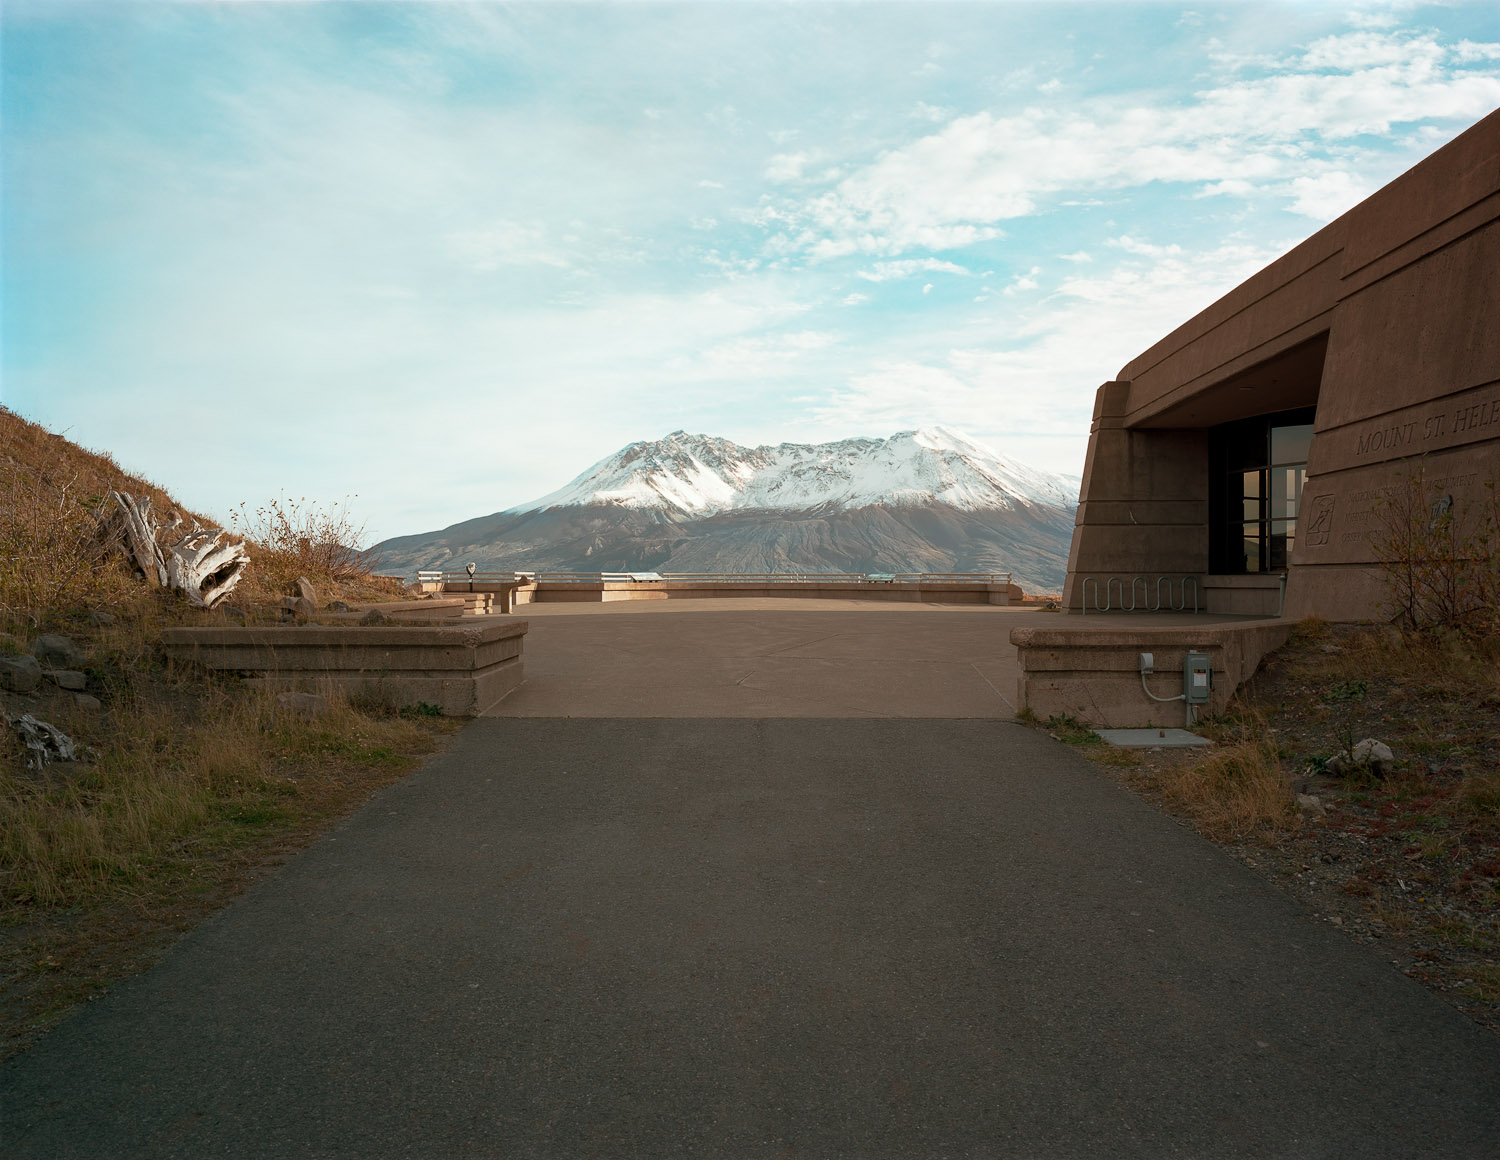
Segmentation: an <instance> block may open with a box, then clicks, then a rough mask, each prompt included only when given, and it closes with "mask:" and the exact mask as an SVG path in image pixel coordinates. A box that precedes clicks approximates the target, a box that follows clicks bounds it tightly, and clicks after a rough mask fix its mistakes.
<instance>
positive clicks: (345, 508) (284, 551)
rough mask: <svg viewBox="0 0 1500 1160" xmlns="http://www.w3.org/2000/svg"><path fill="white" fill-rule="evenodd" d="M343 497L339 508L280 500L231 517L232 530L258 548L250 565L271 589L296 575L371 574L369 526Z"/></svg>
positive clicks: (351, 576)
mask: <svg viewBox="0 0 1500 1160" xmlns="http://www.w3.org/2000/svg"><path fill="white" fill-rule="evenodd" d="M352 498H354V497H353V496H345V497H344V499H343V500H342V501H341V502H340V503H338V504H327V505H325V504H319V503H318V502H316V501H313V500H308V499H307V498H306V497H303V498H300V499H288V498H287V497H286V496H284V495H283V496H278V497H277V498H275V499H272V500H268V501H267V502H266V503H265V504H264V505H263V506H261V507H258V508H256V509H255V510H254V511H253V512H252V511H249V510H247V505H245V504H243V503H242V504H240V506H239V509H238V510H237V511H235V512H232V513H231V514H230V523H231V524H232V525H233V527H234V530H235V531H237V532H239V533H240V534H242V535H244V536H245V537H246V538H247V539H249V540H251V541H253V542H254V543H255V545H256V546H257V547H258V548H259V549H260V550H259V551H258V552H254V553H252V564H253V566H254V567H255V568H257V569H258V570H259V571H261V572H262V573H263V574H264V575H265V577H266V579H267V580H268V581H269V582H270V584H271V586H272V587H276V588H279V587H281V586H282V585H284V584H286V583H288V582H290V581H292V580H295V579H296V578H297V577H298V576H307V577H309V578H314V577H324V578H326V579H329V580H333V581H335V582H340V581H345V580H353V579H356V578H358V577H361V576H364V575H366V574H367V573H368V572H369V571H370V559H371V557H370V553H369V551H368V550H367V549H366V547H365V525H364V524H363V523H356V522H355V520H354V517H353V516H352V515H351V514H350V511H349V501H350V500H351V499H352Z"/></svg>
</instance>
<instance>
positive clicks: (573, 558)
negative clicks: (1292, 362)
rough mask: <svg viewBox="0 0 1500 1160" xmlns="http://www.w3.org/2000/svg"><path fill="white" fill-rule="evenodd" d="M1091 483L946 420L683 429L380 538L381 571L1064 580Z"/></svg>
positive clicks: (1057, 583)
mask: <svg viewBox="0 0 1500 1160" xmlns="http://www.w3.org/2000/svg"><path fill="white" fill-rule="evenodd" d="M1077 496H1078V480H1077V477H1074V476H1063V475H1055V474H1052V473H1049V472H1045V471H1039V470H1037V469H1035V468H1031V467H1027V466H1025V465H1024V464H1021V463H1018V462H1016V461H1015V460H1012V459H1009V458H1006V457H1004V456H1002V455H1000V454H999V453H997V452H995V451H993V450H992V449H990V448H988V447H985V446H984V445H982V444H980V443H978V442H976V441H974V440H972V439H970V438H969V437H968V436H966V435H963V434H962V433H960V432H957V431H953V430H951V429H948V428H942V427H934V428H925V429H922V430H918V431H901V432H898V433H896V434H895V435H892V436H890V437H889V438H887V439H869V438H855V439H844V440H840V441H838V442H833V443H819V444H799V443H782V444H779V445H776V446H765V447H742V446H740V445H738V444H736V443H733V442H731V441H729V440H727V439H721V438H717V437H714V436H710V435H694V434H689V433H687V432H685V431H674V432H672V433H671V434H669V435H667V436H665V437H663V438H661V439H656V440H648V441H642V442H637V443H632V444H630V445H629V446H627V447H624V448H622V449H621V450H620V451H617V452H616V453H615V454H613V455H610V456H607V457H606V458H604V459H602V460H600V461H599V462H598V463H596V464H594V465H593V466H592V467H590V468H588V469H587V470H586V471H584V472H583V473H582V474H580V475H578V476H577V477H576V478H575V479H573V480H572V482H570V483H568V484H567V485H566V486H564V487H562V488H559V489H558V490H557V491H554V492H552V493H550V494H548V495H545V496H542V497H540V498H539V499H536V500H533V501H531V502H530V503H525V504H521V505H519V506H517V507H513V508H509V509H507V510H505V511H501V512H496V513H494V514H493V515H488V516H481V517H479V518H477V519H472V520H467V521H464V522H463V523H459V524H454V525H453V526H452V527H449V528H445V529H443V530H442V531H436V532H428V533H423V534H420V535H415V536H401V537H396V538H394V539H390V540H386V541H384V542H382V543H380V544H377V545H376V546H375V549H374V550H375V552H377V553H378V554H379V557H380V567H381V568H382V569H384V570H386V571H395V570H401V571H404V572H405V573H407V574H413V573H415V572H416V571H417V570H419V569H422V568H442V567H450V568H456V567H457V566H459V565H460V564H461V563H467V562H469V561H473V562H474V563H476V564H478V565H479V566H480V567H481V568H501V569H504V568H523V569H558V570H576V571H663V572H935V571H943V572H946V571H976V572H979V571H1008V572H1011V573H1013V574H1014V575H1015V577H1016V579H1017V581H1018V582H1019V583H1021V584H1022V585H1023V586H1026V587H1029V588H1031V589H1033V590H1037V589H1042V590H1048V591H1051V590H1056V589H1059V588H1060V587H1061V585H1062V578H1063V573H1064V572H1065V570H1066V564H1067V552H1068V544H1069V541H1070V539H1071V536H1072V530H1073V515H1074V511H1075V510H1076V507H1077Z"/></svg>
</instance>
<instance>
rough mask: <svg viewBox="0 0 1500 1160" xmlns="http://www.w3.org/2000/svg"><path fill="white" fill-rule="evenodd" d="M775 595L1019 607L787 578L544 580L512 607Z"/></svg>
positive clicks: (1006, 594) (973, 593)
mask: <svg viewBox="0 0 1500 1160" xmlns="http://www.w3.org/2000/svg"><path fill="white" fill-rule="evenodd" d="M718 596H724V597H747V596H775V597H783V598H786V599H797V598H799V597H800V598H803V599H807V598H815V599H819V600H895V601H904V602H907V603H913V604H924V603H925V604H999V605H1008V604H1010V603H1012V602H1013V601H1014V602H1015V603H1020V601H1021V597H1022V592H1021V589H1020V587H1019V586H1018V585H1015V584H951V585H944V584H942V583H941V582H938V583H934V584H921V585H917V584H881V583H877V582H872V583H868V584H859V583H840V584H822V583H819V582H818V581H816V580H805V581H803V580H787V581H781V582H778V583H775V584H763V583H759V582H757V581H753V580H751V581H746V582H744V583H736V582H734V581H719V582H716V583H699V582H695V581H692V580H653V581H628V580H605V581H597V582H589V581H584V582H573V583H557V582H549V581H546V580H543V581H540V582H539V583H536V584H530V585H525V586H523V587H521V588H518V589H517V590H516V595H515V602H516V603H517V604H534V603H535V604H540V603H550V602H556V601H570V602H587V603H593V604H598V603H601V602H604V601H613V600H671V599H674V598H675V599H679V600H680V599H693V600H700V599H712V598H714V597H718Z"/></svg>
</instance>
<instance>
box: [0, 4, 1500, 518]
mask: <svg viewBox="0 0 1500 1160" xmlns="http://www.w3.org/2000/svg"><path fill="white" fill-rule="evenodd" d="M0 21H3V24H0V85H3V88H0V102H3V144H0V150H3V152H0V163H3V170H0V196H3V201H0V229H3V233H0V241H3V247H4V248H3V254H0V262H3V294H4V299H3V333H0V340H3V348H0V374H3V378H0V399H3V401H4V403H5V404H6V405H7V406H9V407H11V408H13V409H15V410H17V411H19V412H20V413H21V414H23V415H25V416H27V417H28V418H31V419H34V420H36V421H38V422H41V423H44V424H46V425H47V426H49V427H51V428H53V429H54V430H62V431H65V432H66V433H67V434H68V435H69V436H70V437H71V438H73V439H75V440H76V441H78V442H81V443H83V444H85V445H86V446H90V447H94V448H98V449H105V450H109V451H111V452H113V453H114V454H115V455H116V457H117V458H118V459H119V460H120V461H121V462H122V463H123V464H125V465H126V466H127V467H130V468H132V469H134V470H138V471H141V472H143V473H144V474H146V475H148V476H150V477H151V478H153V479H155V480H156V481H157V482H159V483H161V484H163V485H165V486H167V487H168V488H169V489H171V490H172V491H173V492H174V493H175V494H177V495H178V496H179V497H180V498H181V499H182V500H183V501H184V502H187V503H189V504H192V505H194V506H196V507H198V508H200V509H206V510H207V511H208V512H210V513H212V514H214V515H216V516H218V517H219V518H227V517H228V515H229V512H230V510H231V509H232V508H233V507H234V506H236V505H237V504H239V503H240V502H241V501H249V502H250V504H251V506H252V507H253V506H254V505H255V504H257V503H259V502H261V501H264V500H265V499H268V498H270V497H272V496H274V495H276V494H277V493H278V492H281V491H285V492H288V493H290V494H291V495H293V496H308V497H312V498H316V499H320V500H325V501H337V500H339V499H341V498H342V497H343V496H345V495H346V494H349V493H355V494H357V495H358V497H359V498H358V500H357V501H355V507H356V509H357V511H358V512H359V513H360V514H361V515H362V516H364V517H366V518H367V519H368V521H369V530H370V531H371V532H372V533H373V534H374V535H375V536H376V537H384V536H389V535H399V534H406V533H412V532H418V531H425V530H428V529H432V528H436V527H440V526H444V525H446V524H448V523H452V522H454V521H456V520H459V519H464V518H468V517H471V516H475V515H481V514H485V513H488V512H491V511H495V510H498V509H501V508H504V507H508V506H511V505H513V504H517V503H520V502H522V501H525V500H528V499H531V498H534V497H536V496H539V495H541V494H543V493H545V492H548V491H550V490H553V489H554V488H556V487H558V486H560V485H561V484H563V483H564V482H565V481H566V480H567V479H568V478H570V477H571V476H572V475H574V474H576V473H577V472H578V471H581V470H582V469H583V468H584V467H586V466H588V465H589V464H590V463H592V462H594V461H595V460H597V459H599V458H601V457H603V456H604V455H606V454H608V453H610V452H612V451H614V450H616V449H617V448H619V447H620V446H622V445H624V444H625V443H627V442H630V441H632V440H635V439H643V438H653V437H657V436H660V435H663V434H665V433H667V432H668V431H671V430H674V429H676V428H686V429H688V430H690V431H704V432H708V433H711V434H715V435H722V436H726V437H728V438H731V439H734V440H736V441H738V442H741V443H752V444H753V443H761V442H771V443H775V442H781V441H796V442H804V441H816V440H824V439H836V438H843V437H846V436H850V435H888V434H890V433H892V432H894V431H897V430H902V429H907V428H911V427H916V426H924V425H930V424H946V425H949V426H954V427H957V428H960V429H962V430H964V431H967V432H969V433H970V434H972V435H974V436H976V437H978V438H980V439H981V440H983V441H985V442H988V443H990V444H991V445H992V446H994V447H996V448H997V449H999V450H1000V451H1001V452H1003V453H1005V454H1008V455H1011V456H1012V457H1014V458H1017V459H1020V460H1021V461H1023V462H1026V463H1030V464H1033V465H1035V466H1039V467H1044V468H1049V469H1052V470H1056V471H1066V472H1074V473H1077V472H1079V471H1081V469H1082V462H1083V453H1084V448H1085V446H1086V443H1087V436H1088V425H1089V417H1090V412H1091V408H1092V403H1093V393H1094V389H1095V388H1096V387H1097V386H1098V385H1099V384H1100V383H1101V382H1103V381H1105V380H1106V379H1108V378H1110V377H1111V376H1112V375H1113V374H1114V373H1115V372H1116V371H1118V369H1119V368H1120V367H1121V366H1122V365H1123V364H1124V363H1125V362H1126V361H1128V360H1129V359H1130V358H1131V357H1133V356H1134V355H1135V354H1137V353H1138V352H1139V351H1140V350H1142V349H1143V348H1144V347H1146V346H1147V345H1149V344H1150V343H1151V342H1152V341H1154V340H1155V339H1157V338H1159V337H1160V336H1161V335H1163V334H1164V333H1165V332H1166V331H1168V330H1169V329H1171V328H1172V327H1174V326H1176V325H1177V324H1179V323H1180V322H1182V321H1184V320H1185V319H1186V318H1188V317H1189V316H1191V315H1192V314H1193V313H1195V312H1197V311H1198V310H1200V309H1202V308H1203V307H1204V306H1206V305H1208V304H1209V303H1210V302H1211V301H1213V300H1214V299H1215V298H1217V297H1218V296H1219V295H1220V294H1222V293H1223V292H1224V291H1226V290H1228V289H1229V288H1231V287H1232V286H1234V285H1235V284H1236V283H1238V282H1239V281H1241V280H1242V279H1243V278H1245V277H1246V276H1248V275H1249V274H1251V273H1253V272H1254V271H1255V270H1257V269H1259V268H1260V267H1261V266H1263V265H1265V263H1266V262H1268V261H1270V260H1271V259H1273V258H1274V257H1276V256H1277V255H1278V254H1280V253H1283V252H1285V251H1286V250H1287V249H1289V248H1290V247H1291V246H1293V245H1295V244H1296V243H1297V242H1299V241H1301V240H1302V239H1303V238H1305V237H1307V236H1308V235H1309V234H1311V233H1313V232H1314V231H1315V230H1316V229H1317V228H1319V227H1320V226H1322V225H1323V224H1325V223H1326V222H1328V221H1330V220H1332V219H1333V218H1334V217H1336V216H1338V214H1340V213H1342V212H1343V211H1344V210H1346V209H1348V208H1349V207H1350V206H1352V205H1353V204H1355V203H1356V202H1357V201H1358V200H1360V199H1361V198H1362V197H1364V196H1365V195H1367V194H1368V193H1370V192H1372V191H1373V190H1374V189H1376V188H1378V187H1379V186H1380V185H1382V184H1384V183H1385V182H1387V181H1389V180H1390V179H1391V178H1393V177H1395V176H1396V175H1397V174H1399V173H1400V172H1402V171H1403V170H1405V169H1407V168H1409V167H1410V166H1411V165H1412V164H1414V163H1415V162H1416V161H1418V160H1420V159H1421V158H1422V157H1424V156H1426V155H1428V154H1429V153H1431V152H1432V151H1433V150H1435V149H1436V148H1438V147H1439V146H1440V145H1442V144H1443V143H1444V142H1445V141H1448V140H1450V139H1451V138H1452V137H1453V136H1455V135H1456V134H1457V133H1459V132H1461V131H1462V130H1463V129H1465V128H1467V127H1468V126H1469V125H1471V124H1473V123H1474V122H1475V121H1477V120H1478V119H1480V118H1481V117H1482V116H1484V115H1485V114H1486V113H1488V112H1489V111H1491V110H1493V109H1495V108H1496V107H1500V15H1497V9H1496V8H1495V6H1494V4H1493V3H1483V4H1464V3H1452V4H1441V5H1437V4H1422V3H1397V4H1375V3H1370V4H1359V3H1354V4H1351V3H1343V4H1319V3H1299V4H1268V3H1244V4H1187V5H1185V4H1165V3H1124V2H1121V3H1094V4H1071V3H1066V2H1053V3H1043V4H1018V3H1003V2H980V0H976V2H971V3H959V4H926V3H924V4H912V3H880V4H856V3H835V4H814V3H793V4H772V3H761V2H757V0H741V2H722V3H693V4H646V3H623V2H617V3H606V4H586V3H579V4H542V3H527V4H516V5H498V4H472V5H471V4H460V3H442V4H436V3H432V4H428V3H398V2H390V3H374V2H369V3H255V2H242V3H193V2H188V0H180V2H175V3H133V2H129V0H119V2H113V3H90V4H75V3H71V2H70V0H45V2H42V3H37V2H31V0H19V2H18V0H0Z"/></svg>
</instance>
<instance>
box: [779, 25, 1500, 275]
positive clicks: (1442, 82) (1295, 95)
mask: <svg viewBox="0 0 1500 1160" xmlns="http://www.w3.org/2000/svg"><path fill="white" fill-rule="evenodd" d="M1492 47H1494V46H1489V45H1476V44H1472V43H1470V42H1464V44H1462V45H1461V46H1460V47H1459V48H1448V47H1445V46H1443V45H1442V44H1441V43H1440V42H1439V41H1438V40H1437V39H1436V37H1435V36H1434V35H1431V34H1415V33H1409V32H1403V33H1392V32H1376V31H1371V30H1363V31H1358V32H1351V33H1346V34H1343V35H1341V36H1333V37H1325V38H1323V39H1321V40H1318V41H1316V42H1314V43H1313V44H1312V45H1310V46H1309V47H1308V48H1307V49H1305V50H1304V51H1301V52H1297V53H1293V54H1290V55H1288V56H1286V57H1284V58H1282V59H1281V60H1279V61H1277V62H1274V66H1273V68H1272V71H1271V72H1270V75H1266V76H1259V77H1253V78H1248V79H1240V80H1232V81H1229V82H1228V83H1222V84H1220V85H1218V86H1217V87H1209V88H1205V89H1203V90H1201V91H1199V92H1198V93H1196V94H1195V95H1194V97H1193V99H1192V100H1190V101H1187V102H1182V103H1178V102H1173V103H1168V102H1167V101H1165V100H1163V101H1159V102H1144V101H1135V102H1122V101H1121V100H1120V99H1119V98H1118V97H1110V98H1099V99H1096V100H1092V101H1088V102H1083V103H1080V104H1075V105H1070V106H1062V105H1047V106H1039V107H1031V108H1025V109H1022V110H1021V111H1019V112H1016V113H1011V114H1001V113H997V112H993V111H982V112H977V113H971V114H968V115H966V116H961V117H957V118H955V119H953V120H951V121H950V122H948V123H947V124H946V125H944V126H943V127H942V128H941V129H939V130H937V131H936V132H934V133H931V134H929V135H927V136H924V137H922V138H920V139H918V140H915V141H911V142H909V143H907V144H905V145H902V146H899V147H897V148H893V149H889V150H887V151H886V152H884V153H882V154H881V155H880V156H879V157H877V158H876V159H875V160H873V161H871V162H870V163H868V164H867V165H865V166H863V167H862V168H860V169H858V170H856V171H854V172H851V173H850V174H849V175H848V176H847V177H845V178H843V179H842V180H841V181H839V182H838V183H837V185H835V186H834V187H833V188H831V189H829V190H827V191H826V192H824V193H822V194H819V195H817V196H815V197H812V198H810V199H808V200H806V201H804V202H801V203H784V204H779V205H777V206H776V207H775V208H776V215H775V217H774V219H773V218H771V217H769V216H768V217H766V218H763V221H765V223H766V224H767V225H772V224H773V222H774V226H775V227H776V228H777V230H778V233H777V236H776V237H775V238H774V239H773V240H772V244H773V246H775V247H776V248H778V249H779V250H780V251H781V252H784V253H795V252H800V253H803V254H805V255H807V256H808V257H809V258H812V259H813V260H824V259H828V258H833V257H839V256H843V255H848V254H899V253H901V252H903V251H911V250H920V249H928V250H938V249H953V248H958V247H961V246H965V245H971V244H973V243H975V242H978V241H984V240H987V239H990V238H993V237H996V236H998V235H999V232H1000V231H999V225H998V223H1001V222H1005V221H1008V220H1011V219H1015V218H1020V217H1025V216H1028V215H1031V214H1034V213H1036V212H1038V211H1039V210H1040V209H1041V208H1043V206H1044V204H1045V203H1046V202H1047V201H1049V200H1051V199H1053V198H1054V197H1056V196H1057V195H1060V194H1071V195H1074V196H1073V198H1072V199H1071V200H1069V201H1067V202H1066V204H1089V203H1088V202H1087V201H1086V200H1085V201H1082V202H1080V201H1078V197H1077V195H1080V194H1082V195H1088V194H1091V193H1095V194H1096V193H1098V192H1102V191H1111V190H1126V189H1130V188H1134V187H1140V186H1145V185H1149V184H1153V183H1162V182H1176V183H1192V184H1194V185H1197V186H1199V187H1200V193H1202V194H1204V195H1210V194H1213V195H1232V196H1237V197H1249V196H1253V195H1256V194H1263V195H1266V196H1270V197H1277V198H1283V199H1286V200H1288V201H1289V202H1291V203H1292V205H1293V206H1294V207H1296V209H1297V212H1310V211H1311V210H1312V209H1313V207H1314V206H1324V205H1328V204H1332V203H1334V202H1336V201H1337V200H1338V199H1337V198H1336V197H1335V198H1323V197H1319V196H1316V195H1314V194H1310V193H1309V192H1308V191H1307V190H1306V189H1305V188H1299V187H1298V186H1297V185H1296V184H1295V182H1296V180H1297V179H1298V178H1308V177H1309V176H1312V177H1317V176H1318V175H1319V174H1320V172H1321V171H1322V170H1325V169H1328V168H1329V167H1330V166H1332V164H1333V156H1332V154H1333V152H1334V151H1337V153H1338V154H1339V159H1340V164H1339V166H1338V168H1339V169H1341V170H1342V171H1345V172H1346V173H1347V172H1349V171H1350V169H1351V167H1353V168H1356V169H1357V168H1358V165H1359V157H1358V156H1357V155H1359V154H1360V153H1361V152H1362V150H1361V147H1360V144H1359V139H1360V138H1362V137H1365V136H1368V135H1386V134H1389V132H1390V131H1391V129H1392V127H1393V126H1395V125H1402V124H1411V125H1429V124H1432V123H1433V122H1448V123H1464V122H1468V121H1472V120H1475V119H1477V118H1478V117H1480V116H1483V115H1484V114H1485V113H1488V112H1489V111H1490V110H1492V109H1493V108H1494V107H1495V106H1497V105H1500V73H1497V72H1496V71H1495V70H1493V69H1484V68H1467V67H1460V66H1464V65H1466V64H1467V63H1472V62H1475V61H1481V60H1485V61H1487V60H1489V59H1491V57H1490V56H1489V55H1488V54H1489V52H1490V49H1491V48H1492ZM1350 154H1354V155H1356V156H1355V157H1354V158H1353V160H1351V158H1350ZM797 156H800V155H797ZM797 172H799V173H800V168H799V169H798V170H797ZM1334 181H1335V179H1334V178H1332V177H1325V178H1323V180H1322V184H1321V185H1320V187H1319V188H1321V189H1324V190H1328V189H1332V188H1333V182H1334ZM1059 200H1061V199H1059Z"/></svg>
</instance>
